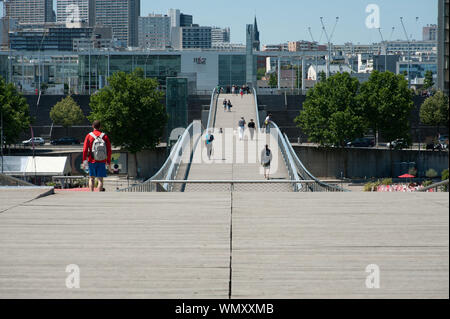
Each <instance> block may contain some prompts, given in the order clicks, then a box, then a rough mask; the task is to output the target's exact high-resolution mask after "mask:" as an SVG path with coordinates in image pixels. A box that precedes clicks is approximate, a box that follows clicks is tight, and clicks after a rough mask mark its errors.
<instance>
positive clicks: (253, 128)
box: [247, 119, 256, 141]
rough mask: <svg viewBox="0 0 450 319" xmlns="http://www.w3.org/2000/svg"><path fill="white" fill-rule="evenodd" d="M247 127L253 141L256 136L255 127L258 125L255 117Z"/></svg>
mask: <svg viewBox="0 0 450 319" xmlns="http://www.w3.org/2000/svg"><path fill="white" fill-rule="evenodd" d="M247 127H248V130H249V132H250V139H251V140H252V141H253V137H254V136H255V128H256V125H255V122H253V119H250V122H249V123H248V125H247Z"/></svg>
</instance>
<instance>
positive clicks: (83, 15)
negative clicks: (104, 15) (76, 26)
mask: <svg viewBox="0 0 450 319" xmlns="http://www.w3.org/2000/svg"><path fill="white" fill-rule="evenodd" d="M94 5H95V0H56V21H57V22H86V23H88V24H90V23H89V12H90V11H92V10H93V9H94Z"/></svg>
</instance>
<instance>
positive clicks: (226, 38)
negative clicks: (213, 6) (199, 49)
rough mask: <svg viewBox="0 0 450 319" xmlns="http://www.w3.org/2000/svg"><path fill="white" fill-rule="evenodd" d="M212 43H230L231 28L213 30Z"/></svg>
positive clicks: (215, 28) (214, 28)
mask: <svg viewBox="0 0 450 319" xmlns="http://www.w3.org/2000/svg"><path fill="white" fill-rule="evenodd" d="M211 42H212V44H213V45H216V44H219V43H230V28H224V29H222V28H217V27H213V28H212V29H211Z"/></svg>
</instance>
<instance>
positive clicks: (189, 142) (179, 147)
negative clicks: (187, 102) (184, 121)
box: [118, 122, 203, 192]
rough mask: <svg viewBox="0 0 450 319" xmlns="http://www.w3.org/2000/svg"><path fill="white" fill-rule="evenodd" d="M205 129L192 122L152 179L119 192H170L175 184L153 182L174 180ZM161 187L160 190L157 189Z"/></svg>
mask: <svg viewBox="0 0 450 319" xmlns="http://www.w3.org/2000/svg"><path fill="white" fill-rule="evenodd" d="M202 132H203V127H202V126H201V124H200V123H198V122H192V123H191V124H190V125H189V126H188V127H187V128H186V130H185V131H184V133H183V135H181V136H180V137H179V138H178V141H177V142H176V143H175V145H174V146H173V147H172V150H171V152H170V155H169V157H168V158H167V159H166V161H165V162H164V164H163V165H162V166H161V168H160V169H159V171H158V172H157V173H156V174H155V175H153V176H152V177H151V178H149V179H148V180H146V181H145V182H143V183H140V184H137V185H132V186H130V187H126V188H123V189H119V190H118V191H119V192H155V191H163V192H170V191H171V190H172V187H173V184H169V183H163V184H160V183H159V184H156V183H153V182H152V181H153V180H158V181H161V180H174V179H175V178H176V177H177V175H178V171H179V169H180V166H181V165H182V162H183V159H184V160H185V161H186V162H187V159H189V160H190V158H191V154H192V153H193V152H194V149H195V146H196V144H197V143H198V140H199V139H200V138H201V134H202ZM157 186H158V187H159V188H158V189H157V188H156V187H157Z"/></svg>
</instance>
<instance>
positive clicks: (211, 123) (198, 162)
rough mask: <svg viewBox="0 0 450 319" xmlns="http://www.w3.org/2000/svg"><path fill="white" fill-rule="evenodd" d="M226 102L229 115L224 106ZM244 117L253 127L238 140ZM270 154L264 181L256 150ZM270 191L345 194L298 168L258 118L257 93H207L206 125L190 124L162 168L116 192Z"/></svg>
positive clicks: (285, 144) (276, 133)
mask: <svg viewBox="0 0 450 319" xmlns="http://www.w3.org/2000/svg"><path fill="white" fill-rule="evenodd" d="M224 100H226V101H230V102H231V104H232V108H231V110H228V109H226V108H224V107H223V101H224ZM241 118H244V119H245V121H246V122H247V123H248V122H249V121H250V120H251V119H253V120H254V122H255V124H256V129H255V132H254V134H252V133H253V132H251V131H250V130H249V129H248V128H247V126H246V129H245V131H244V136H243V139H242V140H241V139H240V136H239V132H238V122H239V120H240V119H241ZM207 132H210V133H211V134H213V135H214V141H213V143H212V145H213V147H212V155H211V157H210V158H209V157H208V156H207V149H206V144H205V136H206V133H207ZM265 145H269V148H270V149H271V151H272V161H271V167H270V176H269V179H268V180H266V179H265V178H264V171H263V168H262V166H261V163H260V154H261V151H262V150H263V149H264V148H265ZM231 190H233V191H270V192H310V191H338V192H339V191H344V190H343V189H341V188H340V187H338V186H337V185H329V184H327V183H324V182H322V181H320V180H318V179H317V178H315V177H314V176H313V175H312V174H311V173H310V172H309V171H308V170H307V169H306V167H305V166H304V165H303V163H302V162H301V160H300V159H299V158H298V156H297V154H296V153H295V151H294V149H293V148H292V145H291V143H290V142H289V139H288V138H287V136H286V135H285V134H283V133H282V132H281V131H280V129H279V127H278V126H277V124H276V123H275V122H274V121H270V122H269V124H268V125H267V127H265V125H264V119H260V118H259V109H258V102H257V96H256V91H255V90H253V93H252V94H244V95H242V96H241V95H238V94H235V95H234V94H223V93H220V94H219V93H218V92H217V91H216V90H215V89H214V90H213V92H212V93H211V102H210V109H209V116H208V122H207V124H206V127H203V125H202V124H201V122H200V121H194V122H193V123H191V124H190V125H189V126H188V127H187V129H186V130H185V131H184V133H183V134H182V135H181V136H179V138H178V141H177V142H176V143H175V144H174V145H173V146H172V149H171V153H170V156H169V157H168V159H167V160H166V162H165V163H164V164H163V166H162V167H161V169H160V170H159V171H158V172H157V173H156V174H155V175H154V176H153V177H151V178H150V179H148V180H147V181H145V182H143V183H141V184H138V185H133V186H131V187H128V188H125V189H121V190H120V191H124V192H148V191H165V192H167V191H172V192H192V191H231Z"/></svg>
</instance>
